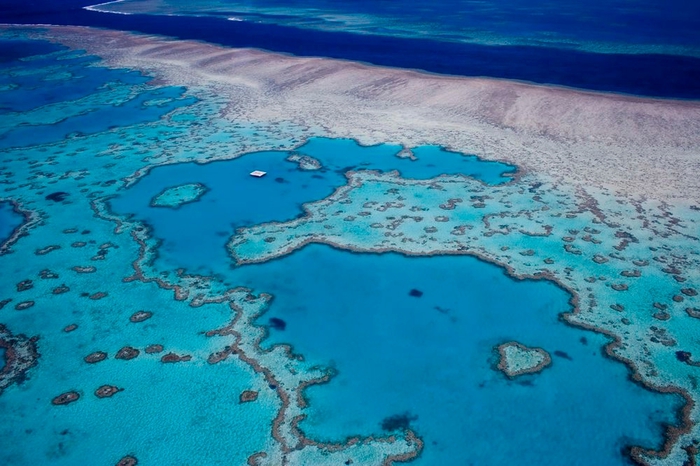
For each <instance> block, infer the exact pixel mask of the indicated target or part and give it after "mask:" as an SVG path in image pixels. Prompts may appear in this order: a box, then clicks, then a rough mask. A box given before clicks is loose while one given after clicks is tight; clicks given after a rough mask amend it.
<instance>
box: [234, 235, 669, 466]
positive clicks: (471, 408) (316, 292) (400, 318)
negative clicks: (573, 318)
mask: <svg viewBox="0 0 700 466" xmlns="http://www.w3.org/2000/svg"><path fill="white" fill-rule="evenodd" d="M229 279H230V280H232V281H235V282H236V283H238V284H241V285H246V286H250V287H252V288H253V289H255V290H257V291H266V292H270V293H272V294H273V295H274V296H275V300H274V302H273V304H272V306H271V307H270V309H269V311H268V312H267V313H266V314H265V315H263V316H262V317H261V318H260V319H259V323H260V324H262V325H268V326H269V327H270V335H269V339H268V340H267V341H265V342H264V345H265V346H267V345H272V344H276V343H291V344H292V345H293V346H294V351H295V352H297V353H300V354H302V355H304V357H305V358H306V359H307V360H309V361H311V362H315V363H316V362H317V363H319V364H323V365H328V366H330V367H332V368H333V369H335V370H336V371H337V375H336V376H335V378H334V379H332V381H331V382H330V383H329V384H328V385H320V386H313V387H311V388H310V389H309V390H308V392H307V395H308V400H309V401H310V413H309V417H308V419H307V420H305V421H303V422H302V423H301V429H302V430H303V431H304V432H305V433H307V434H308V435H309V436H310V437H312V438H314V439H322V440H326V441H331V440H334V441H339V440H342V439H344V438H345V437H346V436H351V435H358V434H361V435H369V434H382V433H383V432H382V428H381V424H382V421H383V420H385V419H386V418H388V417H390V416H395V415H401V414H404V413H406V414H408V415H409V418H411V417H412V416H415V418H414V419H413V420H412V421H411V422H410V425H411V427H412V428H414V429H415V430H416V431H417V432H418V434H419V435H421V436H422V437H423V439H424V441H425V450H424V452H423V455H422V459H420V460H418V461H417V462H416V464H426V465H430V464H512V458H514V457H517V458H519V464H533V465H534V464H538V465H546V464H552V465H555V464H581V465H586V464H605V465H612V464H627V461H628V460H627V457H626V456H625V455H623V453H622V450H623V449H624V447H625V446H627V445H630V444H633V445H644V446H647V447H654V446H657V444H658V443H659V442H660V441H661V439H662V438H663V437H662V435H663V428H662V425H661V424H662V423H672V422H674V416H673V414H672V413H673V412H674V410H675V409H676V408H678V407H679V406H680V400H679V399H678V398H676V397H674V396H671V395H659V394H655V393H652V392H650V391H648V390H646V389H643V388H642V387H640V386H638V385H636V384H634V383H632V382H631V381H630V380H629V378H628V370H627V369H626V368H625V366H623V365H622V364H619V363H616V362H613V361H610V360H609V359H607V358H605V357H604V356H603V355H602V352H601V348H602V346H603V345H604V344H605V343H606V342H607V341H608V340H607V339H606V338H604V337H602V336H600V335H597V334H593V333H591V332H584V331H581V330H578V329H574V328H571V327H568V326H566V325H565V324H564V323H562V322H561V321H560V320H559V319H558V314H559V313H561V312H566V311H569V310H570V308H569V305H568V299H569V296H568V294H567V293H565V292H564V291H563V290H561V289H560V288H558V287H557V286H555V285H554V284H553V283H551V282H546V281H540V282H534V281H516V280H514V279H512V278H510V277H507V276H506V275H505V273H504V272H503V270H502V269H501V268H499V267H496V266H494V265H491V264H488V263H485V262H481V261H479V260H477V259H475V258H472V257H454V256H452V257H447V256H443V257H431V258H417V257H413V258H411V257H405V256H401V255H398V254H393V253H391V254H382V255H373V254H354V253H349V252H343V251H340V250H335V249H333V248H330V247H328V246H322V245H312V246H307V247H306V248H304V249H302V250H301V251H298V252H295V253H294V254H291V255H290V256H286V257H285V258H283V259H279V260H275V261H271V262H268V263H265V264H261V265H253V266H244V267H240V268H238V269H236V270H234V271H232V272H231V273H230V275H229ZM319 284H322V285H319ZM413 289H416V290H419V291H421V292H422V293H423V294H422V296H420V297H415V296H411V295H410V291H411V290H413ZM270 319H280V320H281V321H283V322H284V324H285V325H280V321H278V320H272V321H271V320H270ZM271 324H272V325H271ZM282 327H284V329H282ZM511 340H516V341H519V342H521V343H523V344H525V345H528V346H536V347H542V348H543V349H545V350H546V351H548V352H549V353H550V354H551V355H552V358H553V364H552V366H551V367H549V368H546V369H544V370H543V372H541V373H540V374H537V375H530V376H522V377H519V378H517V379H515V380H508V379H507V378H506V377H505V376H504V375H503V374H502V373H500V372H498V371H497V370H495V369H494V367H495V364H496V362H497V361H496V356H495V353H494V350H493V349H494V347H495V346H496V345H498V344H500V343H503V342H506V341H511Z"/></svg>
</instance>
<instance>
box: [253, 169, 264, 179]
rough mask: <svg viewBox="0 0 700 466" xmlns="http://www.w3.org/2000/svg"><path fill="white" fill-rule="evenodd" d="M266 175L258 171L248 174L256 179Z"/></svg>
mask: <svg viewBox="0 0 700 466" xmlns="http://www.w3.org/2000/svg"><path fill="white" fill-rule="evenodd" d="M265 175H267V172H263V171H260V170H255V171H253V172H250V176H254V177H256V178H262V177H263V176H265Z"/></svg>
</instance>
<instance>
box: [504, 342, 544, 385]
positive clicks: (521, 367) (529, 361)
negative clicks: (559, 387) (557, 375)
mask: <svg viewBox="0 0 700 466" xmlns="http://www.w3.org/2000/svg"><path fill="white" fill-rule="evenodd" d="M496 350H497V351H498V355H499V357H500V361H498V369H499V370H501V371H503V373H504V374H506V375H507V376H508V377H517V376H519V375H523V374H535V373H537V372H540V371H541V370H542V369H544V368H545V367H547V366H549V365H550V364H551V363H552V357H551V356H550V355H549V353H547V352H546V351H545V350H543V349H542V348H528V347H527V346H525V345H523V344H522V343H518V342H517V341H509V342H508V343H503V344H501V345H498V347H497V348H496Z"/></svg>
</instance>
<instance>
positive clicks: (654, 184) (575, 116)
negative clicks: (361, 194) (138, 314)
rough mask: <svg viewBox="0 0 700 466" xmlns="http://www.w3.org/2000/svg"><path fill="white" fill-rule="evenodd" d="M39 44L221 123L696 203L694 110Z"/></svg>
mask: <svg viewBox="0 0 700 466" xmlns="http://www.w3.org/2000/svg"><path fill="white" fill-rule="evenodd" d="M47 36H48V37H49V38H51V39H53V40H56V41H58V42H61V43H63V44H65V45H67V46H70V47H73V48H81V49H85V50H87V51H88V52H89V53H93V54H96V55H99V56H101V57H103V58H104V59H105V60H106V64H107V65H110V66H120V67H128V68H137V69H143V70H146V71H148V72H149V73H154V74H155V75H156V76H158V77H159V78H160V79H161V80H163V81H164V82H167V83H169V84H175V85H185V86H188V85H189V86H202V85H209V86H211V87H212V88H214V89H215V90H216V92H217V93H218V94H219V95H221V96H224V97H225V98H227V99H228V100H229V101H230V102H231V103H230V105H229V106H228V108H227V109H226V111H225V113H224V116H225V117H226V118H229V119H230V120H232V121H233V120H236V121H241V120H246V121H257V122H270V123H272V122H276V121H291V122H293V123H296V124H299V125H301V126H306V127H313V128H322V129H323V131H324V135H327V136H331V137H352V138H355V139H357V140H359V141H360V142H361V143H364V144H375V143H381V142H398V143H401V144H404V145H406V146H415V145H419V144H437V145H442V146H445V147H449V148H451V149H453V150H457V151H460V152H466V153H475V154H476V155H478V156H480V157H483V158H485V159H492V160H493V159H498V160H505V161H508V162H510V163H514V164H517V165H518V166H520V167H521V168H522V169H523V170H525V171H536V172H539V173H543V174H546V175H549V176H551V177H554V178H555V179H558V180H561V181H563V182H566V183H570V184H574V185H578V186H594V187H603V188H610V189H613V190H614V191H616V192H618V193H619V194H621V195H627V196H634V197H637V196H645V197H649V198H656V199H659V200H665V201H671V200H673V201H674V202H675V203H679V204H692V203H694V202H698V199H700V180H698V179H697V177H696V176H695V175H694V174H695V173H697V172H698V171H699V170H700V103H697V102H688V101H672V100H654V99H643V98H636V97H628V96H619V95H612V94H599V93H591V92H583V91H577V90H571V89H564V88H555V87H544V86H536V85H531V84H524V83H518V82H513V81H503V80H495V79H482V78H461V77H443V76H435V75H429V74H426V73H418V72H414V71H407V70H399V69H390V68H382V67H373V66H367V65H363V64H359V63H353V62H346V61H340V60H330V59H320V58H299V57H289V56H284V55H280V54H274V53H269V52H263V51H259V50H250V49H227V48H224V47H219V46H215V45H210V44H205V43H199V42H193V41H172V40H167V39H164V38H159V37H152V36H143V35H134V34H129V33H125V32H117V31H102V30H95V29H89V28H75V27H52V28H51V29H50V32H49V33H48V34H47ZM591 72H595V70H591ZM222 156H223V155H222ZM229 156H230V155H229Z"/></svg>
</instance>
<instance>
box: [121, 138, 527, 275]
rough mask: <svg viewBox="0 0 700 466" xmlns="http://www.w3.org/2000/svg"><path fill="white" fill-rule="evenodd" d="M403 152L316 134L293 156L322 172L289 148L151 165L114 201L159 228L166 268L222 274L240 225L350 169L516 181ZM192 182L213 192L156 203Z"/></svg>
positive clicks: (460, 162)
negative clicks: (170, 204) (176, 203)
mask: <svg viewBox="0 0 700 466" xmlns="http://www.w3.org/2000/svg"><path fill="white" fill-rule="evenodd" d="M400 150H401V147H400V146H397V145H391V144H383V145H379V146H370V147H362V146H360V145H358V144H357V143H356V142H355V141H352V140H343V139H340V140H339V139H327V138H313V139H311V140H310V141H309V142H308V143H306V144H305V145H304V146H302V147H300V148H299V149H298V150H297V151H294V153H298V154H300V155H308V156H311V157H313V158H315V159H316V160H318V161H320V162H321V164H322V166H323V168H322V169H320V170H314V171H305V170H301V169H299V167H298V165H297V164H296V163H293V162H289V161H286V160H285V159H286V158H287V157H288V156H289V155H290V154H291V153H289V152H278V151H271V152H259V153H253V154H247V155H244V156H243V157H240V158H237V159H234V160H229V161H221V162H212V163H207V164H196V163H187V164H177V165H167V166H163V167H157V168H155V169H153V170H151V172H150V173H149V174H148V175H147V176H146V177H144V178H142V179H141V180H139V181H138V182H137V183H136V184H135V185H133V186H131V187H130V188H129V189H128V190H126V191H125V192H124V193H123V194H121V195H120V196H118V197H116V198H114V199H112V200H111V201H110V203H111V206H112V209H113V210H114V211H115V212H116V213H118V214H121V215H134V217H135V218H136V219H138V220H141V221H144V222H146V223H148V224H149V225H150V226H151V227H152V228H153V235H154V236H155V237H156V238H158V239H160V240H162V241H163V244H162V245H161V247H160V248H159V259H160V260H163V261H164V264H163V265H165V264H167V267H168V268H170V269H172V268H179V267H185V268H186V269H187V270H188V271H189V272H191V273H195V272H196V273H200V274H211V273H219V274H220V273H222V271H226V270H228V269H229V268H230V267H231V264H230V259H229V258H228V256H227V253H226V250H225V245H226V242H227V241H228V240H229V238H230V236H231V234H232V233H233V232H234V231H235V230H236V229H237V228H240V227H244V226H252V225H257V224H260V223H266V222H271V221H279V222H281V221H286V220H291V219H293V218H295V217H297V216H300V215H302V214H303V211H302V204H304V203H307V202H312V201H316V200H320V199H323V198H325V197H327V196H329V195H330V194H331V193H333V191H334V190H335V189H336V188H338V187H340V186H343V185H344V184H345V183H346V178H345V175H344V173H345V172H347V171H348V170H356V169H364V170H380V171H391V170H398V171H399V172H400V174H401V176H403V177H405V178H416V179H430V178H434V177H437V176H439V175H442V174H447V175H460V174H465V175H467V176H472V177H475V178H477V179H480V180H482V181H483V182H485V183H488V184H499V183H503V182H506V181H508V180H510V178H509V177H507V176H504V174H506V173H510V172H513V171H514V170H515V167H513V166H510V165H507V164H503V163H499V162H489V161H483V160H480V159H478V158H477V157H475V156H467V155H462V154H458V153H454V152H447V151H444V150H442V149H440V148H439V147H429V146H426V147H418V148H416V149H415V150H414V151H413V152H414V154H415V156H416V157H417V160H409V159H407V158H399V157H396V154H397V153H398V152H399V151H400ZM253 170H262V171H265V172H267V173H268V174H267V175H266V176H265V177H263V178H254V177H251V176H250V175H249V173H250V172H252V171H253ZM186 183H202V184H203V185H205V186H206V187H207V188H209V191H208V192H207V193H205V194H204V195H203V196H202V197H201V199H200V200H199V201H198V202H195V203H191V204H186V205H183V206H181V207H179V208H178V209H170V208H162V207H151V206H150V201H151V199H152V198H153V197H154V196H156V195H158V194H159V193H160V192H162V191H163V190H165V189H167V188H169V187H173V186H178V185H182V184H186ZM193 244H196V245H197V247H196V248H193V247H192V245H193Z"/></svg>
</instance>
